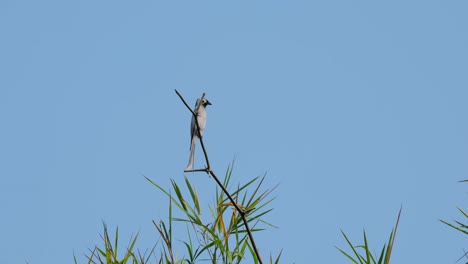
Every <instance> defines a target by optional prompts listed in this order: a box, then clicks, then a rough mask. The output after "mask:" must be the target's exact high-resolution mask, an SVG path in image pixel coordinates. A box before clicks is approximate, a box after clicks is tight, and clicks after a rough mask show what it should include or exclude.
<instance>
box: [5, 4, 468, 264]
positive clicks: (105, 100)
mask: <svg viewBox="0 0 468 264" xmlns="http://www.w3.org/2000/svg"><path fill="white" fill-rule="evenodd" d="M467 10H468V3H467V2H466V1H449V2H448V1H431V0H429V1H428V0H425V1H385V2H384V1H339V0H336V1H229V2H227V1H186V2H181V1H171V2H168V1H166V2H162V1H58V0H56V1H50V0H45V1H9V0H6V1H5V0H3V1H1V2H0V35H1V38H0V40H1V41H0V72H1V78H0V121H1V127H0V163H1V165H0V179H1V184H0V209H1V212H2V213H1V217H0V234H1V235H0V253H1V255H2V263H25V262H28V263H71V262H72V261H73V254H76V255H77V257H78V259H79V260H81V261H82V262H84V258H83V254H85V253H88V248H93V247H94V245H96V244H100V243H101V238H100V234H101V233H102V221H105V222H106V223H107V224H108V225H109V228H110V229H111V230H114V228H115V227H116V226H117V225H118V226H119V230H120V239H121V241H122V242H123V243H126V242H127V241H128V239H129V238H130V236H131V235H132V234H135V233H136V232H137V231H140V232H141V234H140V239H139V242H138V243H137V247H139V248H140V249H146V248H150V247H152V246H153V245H154V243H155V242H156V241H157V239H158V235H157V232H156V231H155V229H154V227H153V226H152V223H151V220H152V219H155V220H159V219H164V218H165V217H166V216H167V199H165V198H164V196H162V195H161V194H160V193H159V192H158V191H157V190H156V189H155V188H154V187H152V186H151V185H150V184H149V183H148V182H147V181H146V180H145V179H144V178H143V176H142V175H146V176H148V177H150V178H151V179H153V180H154V181H156V182H158V183H160V184H161V185H163V186H166V187H169V186H170V185H169V182H170V181H169V179H170V178H174V179H176V180H177V181H182V179H183V176H184V174H183V172H182V171H183V168H184V167H185V165H186V162H187V159H188V154H189V153H188V149H189V123H190V115H189V113H188V112H187V110H186V109H185V107H184V106H183V104H182V103H181V102H180V100H179V99H178V97H177V96H176V94H175V93H174V89H178V90H179V91H180V92H181V93H182V94H183V95H184V96H185V97H186V99H187V100H189V101H190V104H191V105H193V103H194V102H195V100H196V98H197V97H198V96H200V95H201V94H202V92H206V97H207V98H208V99H209V100H210V101H211V102H212V103H213V106H212V107H211V108H209V109H208V110H209V113H208V124H207V129H206V132H205V142H206V146H207V148H208V151H209V154H210V158H211V159H212V163H213V167H214V169H215V171H217V173H218V174H221V175H222V174H223V172H224V171H225V170H226V167H227V166H228V164H229V163H230V162H231V161H232V160H233V159H234V158H235V159H236V165H235V169H234V179H235V180H236V181H239V182H246V181H248V180H249V179H251V178H252V177H255V176H258V175H263V174H264V173H267V179H266V184H265V185H266V187H273V186H274V185H276V184H277V183H279V184H280V185H279V187H278V189H277V191H276V193H275V194H276V195H277V199H276V200H275V202H274V203H273V204H272V206H273V207H274V211H273V212H272V213H271V215H270V216H269V218H268V220H269V221H270V222H271V223H273V224H275V225H276V226H278V227H279V228H278V229H269V231H268V232H264V233H261V234H257V235H256V239H257V244H258V245H259V247H260V251H261V253H262V255H264V258H265V259H266V257H267V256H268V255H269V254H270V253H273V254H276V253H278V252H279V251H280V250H281V249H283V258H282V262H283V263H312V262H314V263H347V260H346V259H345V258H344V256H342V255H341V254H340V253H339V252H338V251H337V250H336V249H335V248H334V246H339V247H346V244H345V242H344V240H343V238H342V236H341V233H340V229H343V230H344V231H345V232H346V233H347V234H348V235H349V237H350V238H351V240H353V241H355V242H357V243H358V242H361V241H362V237H361V236H362V230H363V228H365V229H366V231H367V233H368V237H369V240H370V243H371V246H372V247H373V248H374V250H375V251H376V252H378V251H379V250H380V248H381V246H382V245H383V243H385V241H386V239H387V237H388V235H389V233H390V231H391V228H392V227H393V225H394V223H395V220H396V216H397V213H398V210H399V208H400V206H401V205H403V213H402V218H401V222H400V227H399V232H398V234H397V238H396V245H395V247H394V253H393V255H392V257H393V261H394V263H453V262H455V261H456V260H457V259H458V257H460V256H461V255H462V254H463V251H462V249H463V248H465V249H466V237H464V236H463V235H461V234H460V233H457V232H455V231H452V230H451V229H449V228H448V227H446V226H444V225H443V224H441V223H440V222H439V221H438V219H446V220H450V219H460V220H461V219H462V218H461V215H460V214H459V213H458V212H457V210H456V206H460V207H462V208H463V207H464V208H466V198H467V197H466V191H467V188H468V186H467V185H466V184H462V183H457V181H458V180H462V179H466V178H468V165H467V162H466V161H467V159H468V140H467V133H468V126H467V122H466V113H467V110H468V107H467V103H466V101H467V97H468V77H467V76H468V75H467V72H468V34H467V27H468V16H467V15H466V13H467ZM197 153H198V154H200V153H201V152H197ZM196 164H198V165H199V166H202V165H203V163H202V159H201V157H200V156H199V155H198V156H197V158H196ZM187 176H188V177H190V179H191V180H193V181H194V183H195V184H197V187H198V191H199V193H201V194H202V197H206V199H205V200H204V202H206V203H208V202H210V201H212V199H211V198H209V197H212V196H211V194H212V193H213V192H214V186H215V185H214V184H215V183H214V181H213V180H212V179H209V178H208V177H206V175H203V174H189V175H187ZM206 213H208V212H206ZM182 231H185V229H184V230H182ZM122 245H123V244H122ZM180 254H182V251H181V253H180Z"/></svg>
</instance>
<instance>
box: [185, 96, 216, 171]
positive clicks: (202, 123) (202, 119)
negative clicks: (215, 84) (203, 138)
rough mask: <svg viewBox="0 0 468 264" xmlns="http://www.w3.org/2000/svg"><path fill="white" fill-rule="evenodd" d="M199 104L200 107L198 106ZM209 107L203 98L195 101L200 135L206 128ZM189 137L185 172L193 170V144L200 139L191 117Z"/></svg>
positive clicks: (193, 119)
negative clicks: (188, 154)
mask: <svg viewBox="0 0 468 264" xmlns="http://www.w3.org/2000/svg"><path fill="white" fill-rule="evenodd" d="M199 103H201V105H200V106H198V104H199ZM208 105H211V103H210V102H209V101H208V100H207V99H206V98H203V100H202V101H201V102H200V99H197V102H196V103H195V109H194V112H195V115H196V116H197V120H198V126H199V127H200V134H201V135H203V130H205V127H206V106H208ZM190 137H191V142H190V158H189V162H188V164H187V167H186V168H185V170H186V171H187V170H192V169H193V158H194V155H195V144H196V143H197V141H198V139H199V138H200V137H199V135H198V130H197V125H196V123H195V118H194V117H193V116H192V123H191V125H190Z"/></svg>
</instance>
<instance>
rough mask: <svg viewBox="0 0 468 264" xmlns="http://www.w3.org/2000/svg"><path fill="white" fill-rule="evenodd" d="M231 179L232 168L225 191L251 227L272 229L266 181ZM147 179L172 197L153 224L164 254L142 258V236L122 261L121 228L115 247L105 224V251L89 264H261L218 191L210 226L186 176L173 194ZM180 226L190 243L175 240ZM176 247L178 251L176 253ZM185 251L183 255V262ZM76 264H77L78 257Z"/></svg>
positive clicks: (97, 250)
mask: <svg viewBox="0 0 468 264" xmlns="http://www.w3.org/2000/svg"><path fill="white" fill-rule="evenodd" d="M231 176H232V166H229V167H228V169H227V171H226V175H225V178H224V186H225V187H226V189H232V190H233V191H232V192H231V196H232V197H234V199H235V201H236V202H237V203H238V205H239V206H240V207H241V208H242V209H243V210H244V211H245V212H246V214H245V216H246V218H247V221H248V223H249V224H250V225H251V226H252V228H251V231H252V232H259V231H263V230H265V227H273V226H272V225H271V224H270V223H268V222H266V221H265V220H264V217H265V216H266V215H267V214H268V213H269V212H271V210H272V209H271V208H268V206H269V205H270V203H271V202H272V201H273V199H274V198H271V197H270V196H271V192H272V191H273V190H274V189H275V188H272V189H266V190H261V186H262V183H263V180H264V178H265V177H262V178H260V177H255V178H254V179H252V180H250V181H249V182H247V183H245V184H243V185H238V186H237V187H236V188H232V186H230V185H231ZM145 178H146V179H147V180H148V181H149V182H150V183H151V184H152V185H153V186H155V187H156V188H157V189H158V190H160V191H161V192H162V193H164V194H165V195H167V197H168V198H169V206H168V209H169V218H168V220H167V221H162V220H161V221H159V222H156V221H154V220H153V224H154V226H155V229H156V231H157V233H158V234H159V235H160V237H161V242H162V243H160V247H161V248H160V249H161V250H160V252H159V253H156V252H155V249H156V246H157V245H155V246H154V247H153V248H152V250H151V251H150V252H149V253H144V254H141V253H140V252H139V251H138V250H135V249H134V245H135V242H136V240H137V238H138V234H137V235H136V236H135V237H134V238H133V239H131V241H130V243H129V245H128V247H127V248H126V252H125V254H124V256H123V257H121V258H120V259H119V258H118V257H117V249H118V229H117V230H116V233H115V242H114V243H113V244H112V243H111V242H110V241H111V240H110V238H109V235H108V231H107V227H106V226H105V225H104V235H103V236H102V238H103V242H104V245H103V246H102V247H97V246H96V247H95V249H94V250H90V251H91V254H90V255H88V256H86V257H87V259H88V263H141V264H144V263H148V262H149V261H150V257H151V256H153V257H154V259H155V261H156V262H155V263H180V264H183V263H196V262H206V261H208V262H210V263H241V262H244V261H248V262H249V263H250V262H253V263H259V261H258V259H257V257H256V254H255V252H254V250H253V248H252V246H251V244H250V243H249V237H248V235H247V232H246V229H245V227H244V225H243V222H242V217H241V215H240V214H239V213H238V212H237V211H236V210H234V208H233V205H232V203H231V202H230V201H229V199H228V198H227V197H226V195H225V194H224V192H222V191H220V189H219V188H217V189H216V192H215V199H214V200H215V202H214V204H213V205H208V208H209V210H210V213H211V215H210V219H209V221H206V220H203V219H202V217H201V216H202V206H201V202H200V199H199V196H198V193H197V189H196V186H194V185H193V184H192V183H191V182H190V180H189V179H188V178H187V177H185V178H184V183H183V184H180V183H177V182H176V181H175V180H173V179H172V180H171V184H172V186H171V187H172V188H171V190H166V189H164V188H163V187H161V186H160V185H159V184H157V183H155V182H154V181H152V180H151V179H149V178H147V177H145ZM182 187H184V188H186V189H187V191H186V192H184V191H183V190H182ZM172 193H174V194H172ZM229 209H231V210H229ZM173 210H178V213H179V214H181V215H182V216H181V217H174V216H173ZM175 223H182V224H184V225H185V226H186V229H187V232H186V233H187V238H186V239H185V240H179V239H176V238H174V234H173V230H174V225H175ZM178 226H179V225H178ZM179 232H180V231H179ZM178 242H179V243H178ZM175 247H176V248H178V249H177V250H175ZM181 248H182V250H181ZM180 252H183V254H182V256H181V257H178V253H180ZM280 257H281V253H280V254H279V255H278V256H277V257H275V258H273V257H272V256H270V263H278V262H279V259H280ZM75 263H77V261H76V258H75Z"/></svg>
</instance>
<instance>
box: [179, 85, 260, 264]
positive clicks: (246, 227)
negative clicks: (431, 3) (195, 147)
mask: <svg viewBox="0 0 468 264" xmlns="http://www.w3.org/2000/svg"><path fill="white" fill-rule="evenodd" d="M175 92H176V94H177V95H178V96H179V98H180V100H182V102H183V103H184V105H185V106H186V107H187V108H188V109H189V111H190V112H191V113H192V116H193V118H195V120H196V122H195V123H196V126H197V131H198V135H199V138H200V145H201V147H202V149H203V154H204V155H205V160H206V169H195V170H187V171H185V172H197V171H204V172H206V173H208V174H210V175H211V176H213V179H214V180H215V181H216V183H217V184H218V186H219V187H220V188H221V190H223V192H224V194H226V196H227V197H228V198H229V200H230V201H231V203H232V205H233V206H234V208H236V210H237V212H239V214H240V216H241V218H242V222H243V223H244V226H245V229H246V231H247V234H248V236H249V239H250V242H251V243H252V247H253V249H254V251H255V255H257V259H258V262H259V263H260V264H263V261H262V258H261V257H260V253H259V251H258V248H257V246H256V244H255V240H254V238H253V235H252V231H251V229H250V227H249V223H248V221H247V217H246V211H245V210H244V209H242V208H240V207H239V205H238V204H237V203H236V202H235V201H234V199H233V198H232V196H231V195H230V194H229V192H228V190H226V188H225V187H224V185H223V183H222V182H221V181H220V180H219V179H218V177H217V176H216V174H215V173H214V171H213V170H212V169H211V166H210V160H209V159H208V154H207V152H206V149H205V144H204V143H203V137H202V135H201V133H200V127H199V124H198V119H197V114H196V113H198V107H200V105H201V100H203V98H204V97H205V93H203V95H202V97H201V98H200V104H198V107H197V109H195V112H194V111H193V110H192V108H190V106H189V105H188V104H187V102H186V101H185V100H184V98H183V97H182V95H181V94H180V93H179V92H178V91H177V89H176V90H175Z"/></svg>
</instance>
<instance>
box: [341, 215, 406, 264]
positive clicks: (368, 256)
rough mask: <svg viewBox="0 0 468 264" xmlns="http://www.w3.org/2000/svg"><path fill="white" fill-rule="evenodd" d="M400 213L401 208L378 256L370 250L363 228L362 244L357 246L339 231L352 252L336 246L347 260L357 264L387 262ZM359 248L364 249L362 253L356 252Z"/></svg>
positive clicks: (388, 261) (387, 263)
mask: <svg viewBox="0 0 468 264" xmlns="http://www.w3.org/2000/svg"><path fill="white" fill-rule="evenodd" d="M400 215H401V209H400V212H399V213H398V218H397V221H396V224H395V227H394V228H393V229H392V232H391V233H390V237H389V239H388V243H387V244H385V245H384V246H383V247H382V250H381V251H380V255H379V256H378V258H377V257H376V256H374V255H373V254H372V253H371V251H370V248H369V243H368V242H367V236H366V231H365V230H364V232H363V233H364V245H359V246H354V245H353V244H352V243H351V241H350V240H349V239H348V237H347V236H346V234H345V233H344V232H343V231H341V233H342V234H343V237H344V238H345V240H346V242H347V243H348V245H349V247H350V248H351V250H352V253H346V252H345V251H344V250H342V249H340V248H338V247H337V249H338V250H339V251H340V252H341V253H342V254H343V255H345V256H346V257H347V258H348V259H349V260H351V262H352V263H355V264H358V263H359V264H389V263H390V256H391V254H392V249H393V243H394V241H395V236H396V232H397V229H398V223H399V222H400ZM359 249H361V250H362V251H364V254H362V253H359V252H358V250H359Z"/></svg>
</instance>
